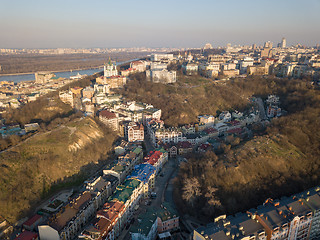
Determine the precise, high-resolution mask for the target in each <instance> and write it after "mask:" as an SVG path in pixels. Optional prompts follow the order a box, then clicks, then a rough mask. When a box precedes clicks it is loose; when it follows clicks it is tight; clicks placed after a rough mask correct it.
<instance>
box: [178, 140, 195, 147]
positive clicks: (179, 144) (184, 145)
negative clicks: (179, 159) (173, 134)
mask: <svg viewBox="0 0 320 240" xmlns="http://www.w3.org/2000/svg"><path fill="white" fill-rule="evenodd" d="M178 148H192V144H191V143H190V142H187V141H184V142H179V143H178Z"/></svg>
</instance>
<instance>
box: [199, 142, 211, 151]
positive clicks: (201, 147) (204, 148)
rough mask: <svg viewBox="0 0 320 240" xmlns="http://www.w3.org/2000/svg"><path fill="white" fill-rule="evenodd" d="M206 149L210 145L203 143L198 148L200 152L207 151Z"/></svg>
mask: <svg viewBox="0 0 320 240" xmlns="http://www.w3.org/2000/svg"><path fill="white" fill-rule="evenodd" d="M208 147H210V144H207V143H203V144H201V145H200V146H199V148H200V149H202V150H207V148H208Z"/></svg>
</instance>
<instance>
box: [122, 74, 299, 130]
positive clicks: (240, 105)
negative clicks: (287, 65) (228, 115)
mask: <svg viewBox="0 0 320 240" xmlns="http://www.w3.org/2000/svg"><path fill="white" fill-rule="evenodd" d="M130 79H132V80H131V81H129V82H128V84H127V85H126V86H125V88H124V89H123V90H122V91H121V94H122V95H123V96H125V97H127V98H128V99H131V100H136V101H141V102H148V103H151V104H153V105H154V106H155V107H156V108H160V109H161V110H162V119H163V120H164V122H165V124H166V125H169V126H177V125H182V124H188V123H190V122H196V121H197V116H198V115H201V114H213V115H216V113H217V111H224V110H232V109H237V110H244V109H246V108H247V107H248V104H249V98H250V97H251V96H252V95H259V96H263V97H265V96H267V95H268V94H278V95H279V96H280V97H281V96H282V95H283V94H284V93H286V92H289V91H293V89H295V88H296V85H299V84H300V83H299V82H297V81H295V80H292V82H291V84H290V85H288V84H287V82H286V80H284V79H276V78H273V77H270V78H268V79H266V78H259V77H248V78H247V79H233V80H230V81H227V82H224V81H218V82H217V81H212V80H210V79H206V78H203V77H201V76H184V75H182V74H181V73H180V74H178V76H177V82H176V83H175V84H169V85H164V84H161V83H151V82H147V81H146V77H145V74H144V73H138V74H133V75H132V76H130Z"/></svg>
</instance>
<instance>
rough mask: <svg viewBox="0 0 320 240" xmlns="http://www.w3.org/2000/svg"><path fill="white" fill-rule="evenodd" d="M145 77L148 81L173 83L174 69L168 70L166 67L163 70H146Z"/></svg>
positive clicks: (175, 79) (175, 76)
mask: <svg viewBox="0 0 320 240" xmlns="http://www.w3.org/2000/svg"><path fill="white" fill-rule="evenodd" d="M146 77H147V80H148V81H151V82H154V83H164V84H168V83H175V82H176V81H177V73H176V71H168V70H167V69H163V70H157V69H154V70H147V71H146Z"/></svg>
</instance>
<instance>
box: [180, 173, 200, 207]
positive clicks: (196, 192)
mask: <svg viewBox="0 0 320 240" xmlns="http://www.w3.org/2000/svg"><path fill="white" fill-rule="evenodd" d="M200 195H201V190H200V183H199V181H198V179H197V178H195V177H193V178H186V179H185V180H184V182H183V188H182V198H183V199H184V200H186V201H187V202H189V203H190V204H191V205H192V206H193V204H194V202H195V200H196V198H197V197H199V196H200Z"/></svg>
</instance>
